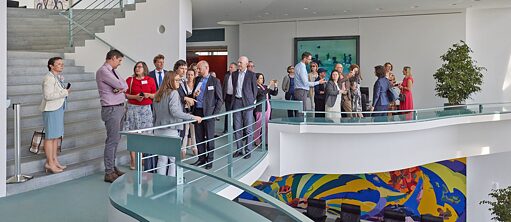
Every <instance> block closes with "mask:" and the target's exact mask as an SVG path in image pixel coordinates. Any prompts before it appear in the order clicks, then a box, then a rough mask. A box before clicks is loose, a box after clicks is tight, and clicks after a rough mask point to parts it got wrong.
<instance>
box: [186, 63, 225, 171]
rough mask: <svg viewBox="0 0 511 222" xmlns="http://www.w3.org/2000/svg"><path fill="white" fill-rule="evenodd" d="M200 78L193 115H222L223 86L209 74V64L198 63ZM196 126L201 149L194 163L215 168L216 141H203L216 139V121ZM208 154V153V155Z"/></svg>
mask: <svg viewBox="0 0 511 222" xmlns="http://www.w3.org/2000/svg"><path fill="white" fill-rule="evenodd" d="M197 68H198V72H199V77H198V78H197V80H196V82H195V86H194V87H193V88H194V91H193V96H194V97H195V99H196V103H195V106H194V110H193V115H195V116H200V117H207V116H211V115H215V114H218V113H220V110H221V108H222V104H223V99H222V86H221V84H220V80H218V79H217V78H215V77H213V76H211V75H210V74H209V64H208V62H206V61H204V60H202V61H200V62H199V63H197ZM194 124H195V137H196V139H197V144H199V145H197V146H198V148H199V155H198V156H199V159H198V160H197V162H195V163H194V165H196V166H203V165H205V168H206V169H208V170H209V169H211V168H212V167H213V163H212V162H213V150H214V149H215V141H209V142H207V143H203V141H206V140H210V139H213V138H214V137H215V119H207V120H203V121H202V122H201V123H197V122H196V123H194ZM206 152H208V153H206Z"/></svg>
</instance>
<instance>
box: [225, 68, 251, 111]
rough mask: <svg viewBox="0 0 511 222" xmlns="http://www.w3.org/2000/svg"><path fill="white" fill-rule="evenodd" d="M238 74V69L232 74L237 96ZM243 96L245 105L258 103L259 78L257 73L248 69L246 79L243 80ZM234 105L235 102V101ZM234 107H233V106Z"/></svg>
mask: <svg viewBox="0 0 511 222" xmlns="http://www.w3.org/2000/svg"><path fill="white" fill-rule="evenodd" d="M238 76H239V71H236V72H234V73H233V74H232V88H233V93H232V94H233V96H236V91H237V89H238V87H239V86H238ZM241 90H242V91H241V94H242V96H241V98H242V100H243V107H247V106H250V105H254V104H255V103H256V96H257V80H256V74H255V73H254V72H251V71H249V70H248V69H247V71H246V72H245V79H244V80H243V86H242V88H241ZM233 105H234V103H233ZM231 109H232V107H231Z"/></svg>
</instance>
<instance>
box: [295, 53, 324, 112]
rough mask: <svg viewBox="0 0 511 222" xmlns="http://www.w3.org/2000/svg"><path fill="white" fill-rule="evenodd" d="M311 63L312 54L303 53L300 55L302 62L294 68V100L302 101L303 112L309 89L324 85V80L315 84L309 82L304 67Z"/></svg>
mask: <svg viewBox="0 0 511 222" xmlns="http://www.w3.org/2000/svg"><path fill="white" fill-rule="evenodd" d="M311 61H312V54H311V53H310V52H304V53H303V54H302V61H300V62H299V63H298V64H296V66H295V92H294V99H295V100H297V101H302V105H303V110H304V111H305V110H307V109H306V101H307V95H308V94H309V89H310V87H314V86H316V85H318V84H323V83H326V80H324V79H320V80H318V81H315V82H309V74H308V72H307V68H306V67H305V66H306V65H308V64H309V63H310V62H311Z"/></svg>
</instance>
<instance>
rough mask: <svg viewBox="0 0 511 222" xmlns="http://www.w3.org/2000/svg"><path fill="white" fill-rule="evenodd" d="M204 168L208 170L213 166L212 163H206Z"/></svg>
mask: <svg viewBox="0 0 511 222" xmlns="http://www.w3.org/2000/svg"><path fill="white" fill-rule="evenodd" d="M205 168H206V170H209V169H211V168H213V163H208V164H206V167H205Z"/></svg>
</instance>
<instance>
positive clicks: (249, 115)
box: [232, 56, 257, 159]
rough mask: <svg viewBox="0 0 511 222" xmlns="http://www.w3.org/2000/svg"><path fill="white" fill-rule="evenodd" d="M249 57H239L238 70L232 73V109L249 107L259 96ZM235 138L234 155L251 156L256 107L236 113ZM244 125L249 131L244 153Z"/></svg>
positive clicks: (247, 131) (246, 157)
mask: <svg viewBox="0 0 511 222" xmlns="http://www.w3.org/2000/svg"><path fill="white" fill-rule="evenodd" d="M248 62H249V61H248V58H247V57H246V56H241V57H240V58H239V59H238V71H236V72H234V73H233V74H232V85H233V96H234V98H233V101H232V109H233V110H236V109H240V108H243V107H247V106H250V105H254V104H255V103H256V96H257V81H256V74H255V73H254V72H252V71H250V70H249V69H247V65H248ZM233 117H234V131H236V130H237V131H236V133H235V134H234V138H236V140H237V142H236V144H237V149H236V150H237V151H236V152H235V153H234V154H233V156H234V157H239V156H243V158H244V159H248V158H250V153H251V151H252V144H253V142H254V135H253V134H252V131H253V129H252V127H249V126H251V125H252V123H254V108H251V109H246V110H243V111H241V112H236V113H234V116H233ZM243 127H246V129H245V131H246V133H247V135H248V136H247V145H246V146H245V149H244V151H245V154H243V150H240V149H241V147H243V142H242V140H241V138H242V137H243V130H240V129H242V128H243Z"/></svg>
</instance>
